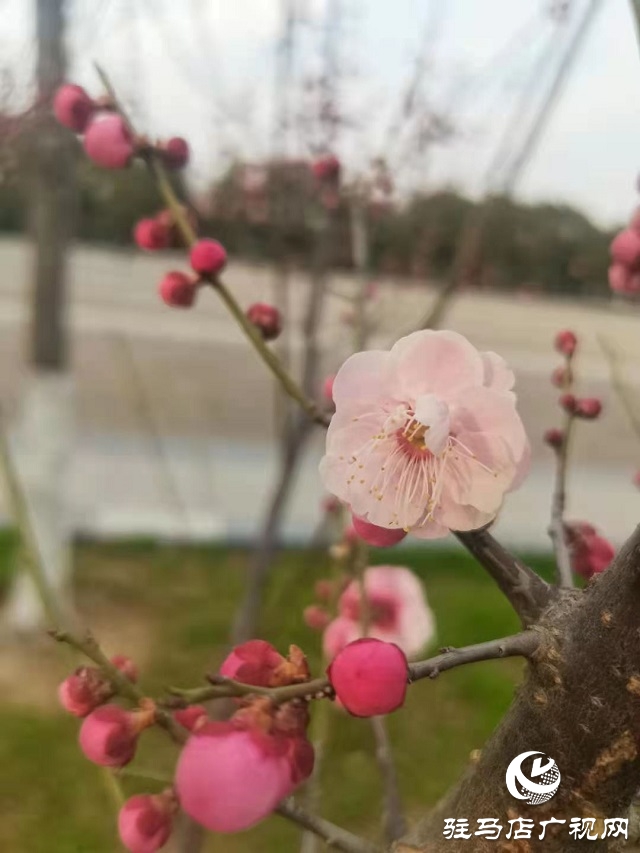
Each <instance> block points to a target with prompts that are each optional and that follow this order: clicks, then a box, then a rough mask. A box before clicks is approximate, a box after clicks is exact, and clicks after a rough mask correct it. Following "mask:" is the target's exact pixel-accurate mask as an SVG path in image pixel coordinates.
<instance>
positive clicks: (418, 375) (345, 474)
mask: <svg viewBox="0 0 640 853" xmlns="http://www.w3.org/2000/svg"><path fill="white" fill-rule="evenodd" d="M513 383H514V377H513V373H512V372H511V370H509V368H508V367H507V365H506V363H505V362H504V360H503V359H502V358H500V356H498V355H496V354H495V353H492V352H489V353H480V352H478V350H476V349H475V347H474V346H472V345H471V344H470V343H469V341H467V339H466V338H464V337H462V335H459V334H456V333H455V332H433V331H421V332H414V333H413V334H412V335H408V336H407V337H405V338H401V340H399V341H398V342H397V343H396V344H395V345H394V346H393V348H392V349H391V351H390V352H383V351H380V350H371V351H368V352H360V353H356V354H355V355H352V356H351V357H350V358H349V359H347V361H346V362H345V363H344V364H343V365H342V367H341V368H340V370H339V371H338V374H337V375H336V378H335V380H334V384H333V399H334V402H335V406H336V412H335V414H334V416H333V418H332V419H331V425H330V427H329V431H328V434H327V448H326V455H325V456H324V458H323V459H322V462H321V463H320V473H321V476H322V479H323V481H324V485H325V486H326V488H327V489H328V490H329V491H330V492H332V493H333V494H334V495H337V497H339V498H340V499H341V500H342V501H344V502H345V503H347V504H349V505H350V506H351V509H352V511H353V513H354V514H355V515H357V516H360V517H361V518H364V519H365V520H366V521H369V522H371V523H372V524H376V525H378V526H379V527H385V528H389V529H394V528H395V529H397V528H401V529H403V530H407V531H409V532H410V533H412V534H413V535H414V536H418V537H420V538H423V539H435V538H439V537H442V536H446V534H447V532H448V531H449V530H473V529H475V528H478V527H482V526H483V525H485V524H487V523H489V522H490V521H492V520H493V519H494V518H495V516H496V514H497V513H498V510H499V509H500V506H501V504H502V501H503V498H504V495H505V493H506V492H508V491H510V490H511V489H513V488H515V487H516V486H517V485H519V483H520V481H521V480H522V478H523V477H524V475H525V474H526V472H527V470H528V466H529V442H528V440H527V436H526V434H525V431H524V427H523V425H522V421H521V420H520V416H519V415H518V412H517V411H516V405H515V404H516V399H515V395H514V393H513V391H512V390H511V389H512V387H513Z"/></svg>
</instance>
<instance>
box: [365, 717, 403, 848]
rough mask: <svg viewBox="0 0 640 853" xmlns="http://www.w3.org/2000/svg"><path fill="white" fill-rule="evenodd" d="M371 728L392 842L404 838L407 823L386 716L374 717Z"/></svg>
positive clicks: (386, 822)
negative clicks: (403, 811)
mask: <svg viewBox="0 0 640 853" xmlns="http://www.w3.org/2000/svg"><path fill="white" fill-rule="evenodd" d="M371 728H372V730H373V736H374V737H375V740H376V760H377V762H378V768H379V770H380V775H381V777H382V785H383V788H384V827H385V836H386V839H387V841H388V842H389V843H390V844H391V843H392V842H394V841H397V839H398V838H402V836H403V835H404V833H405V832H406V831H407V825H406V822H405V819H404V815H403V813H402V801H401V799H400V786H399V784H398V773H397V771H396V765H395V761H394V760H393V750H392V747H391V742H390V740H389V732H388V730H387V723H386V720H385V718H384V717H372V718H371Z"/></svg>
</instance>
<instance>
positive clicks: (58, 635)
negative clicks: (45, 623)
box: [49, 631, 188, 743]
mask: <svg viewBox="0 0 640 853" xmlns="http://www.w3.org/2000/svg"><path fill="white" fill-rule="evenodd" d="M49 633H50V635H51V636H52V637H53V639H54V640H57V641H58V642H59V643H66V645H68V646H71V648H72V649H75V650H76V651H78V652H80V653H81V654H83V655H85V657H88V658H89V660H92V661H93V662H94V663H95V664H96V665H97V666H99V667H100V669H101V670H102V672H103V673H104V675H105V676H106V677H107V678H108V679H109V681H110V682H111V684H112V685H113V688H114V690H115V691H116V692H117V693H118V694H119V695H120V696H123V697H124V698H125V699H129V700H130V701H131V702H133V703H134V704H136V705H138V704H139V703H140V701H141V700H143V699H147V698H148V697H147V696H145V694H144V693H143V692H142V690H141V689H140V688H139V687H138V686H137V684H134V683H133V682H132V681H129V679H128V678H127V677H126V676H125V675H123V673H122V672H121V671H120V670H119V669H118V668H117V667H116V666H114V665H113V664H112V663H111V661H110V660H109V658H108V657H107V656H106V655H105V653H104V652H103V651H102V649H101V647H100V645H99V644H98V642H97V641H96V639H95V637H93V635H92V634H90V633H89V632H87V633H86V634H85V635H84V637H78V636H76V635H74V634H71V633H70V632H68V631H50V632H49ZM156 721H157V723H158V725H159V726H162V728H163V729H165V731H167V732H168V734H169V735H170V736H171V738H172V739H173V740H174V741H175V742H176V743H184V742H185V740H186V739H187V736H188V734H187V732H186V731H185V729H183V727H182V726H181V725H179V724H178V723H176V721H175V720H174V719H173V717H172V716H171V714H170V713H169V712H167V711H165V710H164V709H163V708H160V707H157V708H156Z"/></svg>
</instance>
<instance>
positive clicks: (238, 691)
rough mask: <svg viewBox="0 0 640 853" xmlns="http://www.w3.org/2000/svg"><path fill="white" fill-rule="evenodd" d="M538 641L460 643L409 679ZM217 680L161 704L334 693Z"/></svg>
mask: <svg viewBox="0 0 640 853" xmlns="http://www.w3.org/2000/svg"><path fill="white" fill-rule="evenodd" d="M67 642H69V640H67ZM74 645H75V646H76V648H80V649H82V650H84V649H85V648H86V646H85V645H84V644H82V645H79V644H78V641H77V640H76V641H74ZM539 645H540V639H539V637H538V634H537V633H536V632H535V631H523V632H522V633H520V634H514V635H513V636H512V637H504V638H502V639H498V640H490V641H489V642H487V643H478V644H477V645H474V646H463V647H462V648H460V649H454V648H447V649H445V650H444V651H443V652H442V653H441V654H439V655H436V656H435V657H433V658H428V659H427V660H423V661H417V662H416V663H412V664H411V665H410V666H409V682H410V683H411V682H414V681H418V680H419V679H421V678H435V677H436V676H437V675H439V674H440V673H441V672H444V671H445V670H447V669H453V668H454V667H456V666H462V665H463V664H466V663H475V662H476V661H482V660H493V659H494V658H502V657H515V656H518V655H519V656H521V657H530V656H531V655H532V654H533V653H534V652H535V650H536V649H537V648H538V646H539ZM85 654H87V652H86V651H85ZM88 656H89V657H91V659H92V660H96V658H95V657H92V655H91V654H89V655H88ZM96 662H97V660H96ZM107 663H108V661H107ZM217 682H218V683H216V684H212V685H210V686H208V687H196V688H194V689H190V690H183V689H181V688H177V687H171V688H169V692H170V693H171V695H172V697H173V698H170V699H168V700H166V701H165V702H164V704H165V705H167V706H179V707H186V706H187V705H197V704H200V703H201V702H207V701H209V700H210V699H224V698H229V697H241V696H249V695H252V694H257V695H260V696H266V697H267V698H269V699H271V701H272V702H275V703H276V704H278V705H280V704H282V703H283V702H290V701H291V700H292V699H307V700H311V699H332V698H333V695H334V693H333V688H332V687H331V684H330V683H329V679H328V678H324V677H323V678H315V679H313V680H312V681H304V682H302V683H300V684H289V685H287V686H286V687H256V686H255V685H253V684H243V683H242V682H240V681H233V680H232V679H228V678H219V679H217ZM132 688H133V690H136V691H137V688H136V687H135V686H132V685H131V684H129V685H128V688H127V689H128V691H129V694H131V689H132ZM124 695H127V694H124Z"/></svg>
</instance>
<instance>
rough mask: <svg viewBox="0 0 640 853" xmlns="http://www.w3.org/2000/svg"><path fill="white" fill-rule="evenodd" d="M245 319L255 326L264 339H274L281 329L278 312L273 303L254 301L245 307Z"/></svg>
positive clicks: (280, 319)
mask: <svg viewBox="0 0 640 853" xmlns="http://www.w3.org/2000/svg"><path fill="white" fill-rule="evenodd" d="M247 319H248V320H249V321H250V322H251V323H253V325H254V326H256V327H257V328H258V329H259V330H260V332H261V334H262V337H263V338H264V339H265V341H273V340H275V339H276V338H277V337H278V335H279V334H280V332H281V331H282V318H281V316H280V312H279V311H278V309H277V308H276V307H275V306H273V305H267V304H266V303H265V302H254V304H253V305H250V306H249V308H248V309H247Z"/></svg>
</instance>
